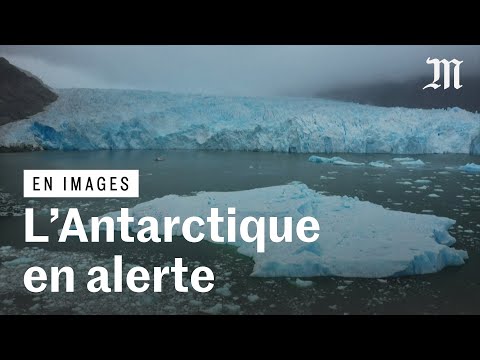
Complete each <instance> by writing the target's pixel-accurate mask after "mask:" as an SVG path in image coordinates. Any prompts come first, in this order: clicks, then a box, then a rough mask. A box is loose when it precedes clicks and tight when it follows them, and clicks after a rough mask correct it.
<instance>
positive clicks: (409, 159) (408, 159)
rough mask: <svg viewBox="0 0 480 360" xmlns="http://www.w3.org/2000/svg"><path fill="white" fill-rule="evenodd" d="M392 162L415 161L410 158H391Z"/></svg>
mask: <svg viewBox="0 0 480 360" xmlns="http://www.w3.org/2000/svg"><path fill="white" fill-rule="evenodd" d="M392 160H393V161H399V162H400V161H413V160H415V159H414V158H411V157H402V158H393V159H392Z"/></svg>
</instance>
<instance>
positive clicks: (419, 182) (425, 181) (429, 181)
mask: <svg viewBox="0 0 480 360" xmlns="http://www.w3.org/2000/svg"><path fill="white" fill-rule="evenodd" d="M431 182H432V181H431V180H427V179H418V180H415V183H416V184H430V183H431Z"/></svg>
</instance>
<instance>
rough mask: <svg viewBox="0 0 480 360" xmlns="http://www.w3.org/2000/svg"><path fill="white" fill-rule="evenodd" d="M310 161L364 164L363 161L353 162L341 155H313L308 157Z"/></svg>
mask: <svg viewBox="0 0 480 360" xmlns="http://www.w3.org/2000/svg"><path fill="white" fill-rule="evenodd" d="M308 161H310V162H314V163H320V164H335V165H344V166H359V165H364V164H363V163H356V162H351V161H347V160H345V159H343V158H341V157H338V156H334V157H331V158H326V157H322V156H315V155H312V156H310V157H309V158H308Z"/></svg>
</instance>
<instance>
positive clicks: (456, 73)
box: [423, 58, 463, 90]
mask: <svg viewBox="0 0 480 360" xmlns="http://www.w3.org/2000/svg"><path fill="white" fill-rule="evenodd" d="M426 63H427V64H429V65H433V82H431V83H430V84H428V85H426V86H425V87H424V88H423V90H425V89H428V88H432V89H434V90H436V89H438V88H439V87H440V85H439V84H437V81H439V80H440V72H441V67H440V65H443V88H444V89H448V88H449V87H450V66H451V65H452V64H453V65H455V67H454V68H453V87H454V88H455V89H457V90H458V89H460V88H461V87H462V86H463V85H460V65H461V64H462V63H463V61H458V60H457V59H453V60H450V61H447V60H445V59H442V60H438V59H430V58H428V59H427V61H426Z"/></svg>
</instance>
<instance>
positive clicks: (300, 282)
mask: <svg viewBox="0 0 480 360" xmlns="http://www.w3.org/2000/svg"><path fill="white" fill-rule="evenodd" d="M295 285H297V286H298V287H299V288H307V287H310V286H312V285H313V281H310V280H302V279H296V280H295Z"/></svg>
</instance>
